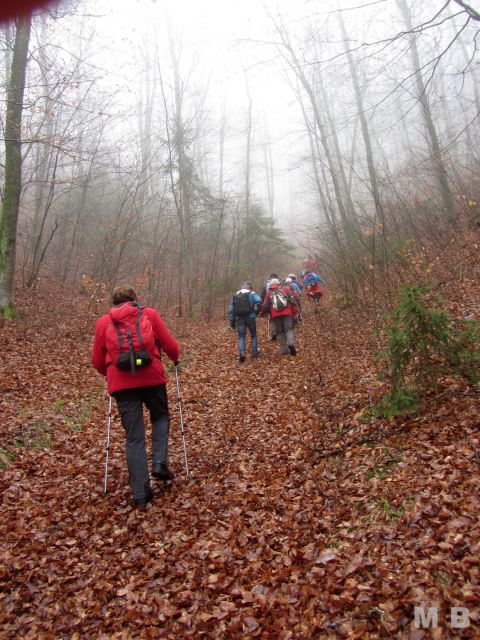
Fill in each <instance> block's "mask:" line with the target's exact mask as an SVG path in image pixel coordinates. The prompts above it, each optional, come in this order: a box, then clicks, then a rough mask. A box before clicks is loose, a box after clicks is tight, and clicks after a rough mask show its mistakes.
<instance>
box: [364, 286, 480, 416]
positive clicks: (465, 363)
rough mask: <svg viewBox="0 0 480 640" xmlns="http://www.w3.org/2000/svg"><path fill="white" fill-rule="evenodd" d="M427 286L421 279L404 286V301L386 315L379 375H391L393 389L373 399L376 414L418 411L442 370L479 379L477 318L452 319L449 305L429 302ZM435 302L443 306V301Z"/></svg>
mask: <svg viewBox="0 0 480 640" xmlns="http://www.w3.org/2000/svg"><path fill="white" fill-rule="evenodd" d="M429 291H430V288H429V287H425V286H420V285H411V286H403V287H402V288H401V290H400V293H401V300H400V304H399V305H398V306H397V307H396V308H395V309H393V311H391V312H390V313H387V314H386V315H385V316H384V318H383V321H382V325H381V328H380V338H381V339H383V340H384V341H385V343H386V347H385V349H384V350H383V351H382V352H381V353H379V355H378V361H379V363H380V372H379V378H380V379H383V380H385V379H387V380H388V381H389V382H390V385H391V390H390V393H388V394H387V395H386V396H384V397H383V398H382V399H381V400H380V401H379V402H378V403H377V404H376V405H375V407H374V410H373V412H374V414H375V415H377V416H384V417H388V416H394V415H403V414H406V413H411V412H413V411H415V409H416V408H417V407H418V403H419V402H420V399H421V397H422V395H423V394H424V393H425V392H426V391H428V390H429V389H432V388H435V387H436V386H437V385H438V383H439V380H440V378H441V377H442V376H445V375H460V376H463V377H464V378H466V379H468V381H469V382H471V383H476V382H478V381H479V380H480V357H479V351H478V341H479V332H478V323H476V322H474V321H469V320H463V319H452V318H450V316H449V314H448V312H447V311H445V309H442V308H437V307H427V306H425V305H424V304H423V302H424V300H423V298H424V296H425V295H426V294H427V293H428V292H429ZM434 302H435V303H436V304H437V305H439V306H440V305H441V304H442V302H443V301H442V300H441V299H440V298H436V299H434Z"/></svg>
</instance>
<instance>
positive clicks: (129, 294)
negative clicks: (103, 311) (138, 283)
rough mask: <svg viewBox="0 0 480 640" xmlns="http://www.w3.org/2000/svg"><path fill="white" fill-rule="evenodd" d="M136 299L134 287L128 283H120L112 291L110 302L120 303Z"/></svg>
mask: <svg viewBox="0 0 480 640" xmlns="http://www.w3.org/2000/svg"><path fill="white" fill-rule="evenodd" d="M136 299H137V294H136V293H135V289H134V288H133V287H131V286H130V285H129V284H122V285H121V286H119V287H115V289H114V290H113V293H112V303H113V304H114V305H117V304H122V303H123V302H134V301H135V300H136Z"/></svg>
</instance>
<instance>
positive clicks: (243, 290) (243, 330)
mask: <svg viewBox="0 0 480 640" xmlns="http://www.w3.org/2000/svg"><path fill="white" fill-rule="evenodd" d="M261 307H262V299H261V298H260V296H259V295H258V294H257V293H255V291H253V288H252V285H251V283H250V282H244V283H243V284H242V286H241V287H240V289H239V290H238V291H237V292H236V293H235V294H234V295H233V297H232V299H231V301H230V306H229V310H228V318H229V320H230V326H231V327H232V329H236V330H237V333H238V358H239V360H240V362H245V354H246V347H247V329H248V330H249V332H250V338H251V348H252V358H258V356H259V355H260V352H259V350H258V339H257V324H256V317H257V315H258V313H259V312H260V309H261Z"/></svg>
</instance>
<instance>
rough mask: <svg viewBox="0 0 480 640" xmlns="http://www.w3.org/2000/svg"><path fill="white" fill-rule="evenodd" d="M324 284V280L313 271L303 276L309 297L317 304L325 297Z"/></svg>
mask: <svg viewBox="0 0 480 640" xmlns="http://www.w3.org/2000/svg"><path fill="white" fill-rule="evenodd" d="M322 284H324V282H323V280H322V279H321V278H320V276H319V275H318V274H316V273H314V272H313V271H307V272H306V273H305V275H304V276H303V286H304V287H305V291H306V293H307V297H308V298H309V300H313V302H315V303H317V304H318V303H319V302H320V299H321V297H322V296H323V288H322Z"/></svg>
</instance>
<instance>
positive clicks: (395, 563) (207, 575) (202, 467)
mask: <svg viewBox="0 0 480 640" xmlns="http://www.w3.org/2000/svg"><path fill="white" fill-rule="evenodd" d="M475 282H476V280H475V278H474V277H472V280H471V293H472V295H470V296H469V297H468V305H469V307H468V309H466V312H469V313H470V311H471V310H472V309H473V311H474V313H478V311H479V310H480V293H479V288H478V284H475ZM465 286H466V285H465ZM74 304H76V303H74V302H72V305H74ZM28 313H29V314H30V315H29V321H28V322H25V323H23V324H19V325H14V324H12V325H9V326H8V327H7V328H6V330H4V331H3V333H2V334H1V335H0V347H1V351H0V353H9V354H10V356H9V361H8V367H7V366H6V364H7V362H6V360H4V361H3V362H2V361H0V369H1V374H2V376H1V378H0V380H1V385H2V398H1V400H0V411H1V412H2V422H3V425H2V432H3V435H4V437H5V435H6V436H9V437H10V438H11V439H13V440H14V441H16V442H17V444H18V443H19V442H20V441H22V442H23V444H24V445H27V444H28V445H29V448H18V449H16V450H15V451H16V452H17V453H16V458H15V460H13V461H12V462H11V463H10V464H9V465H8V467H7V468H6V469H5V470H4V471H3V472H2V473H1V474H0V489H1V491H2V505H1V510H0V541H1V542H0V630H1V633H0V635H1V637H2V638H6V639H7V638H8V639H14V638H15V639H16V638H22V639H23V638H25V639H34V638H35V639H36V638H42V639H43V638H55V639H56V638H62V639H63V638H72V639H75V640H80V639H83V638H104V639H107V638H113V639H117V638H118V639H120V638H121V639H126V640H128V639H130V638H132V639H137V638H171V639H172V640H173V639H174V638H184V637H185V638H186V637H192V638H202V637H205V638H226V639H228V638H245V639H247V638H254V637H259V638H275V639H276V638H279V639H281V640H287V639H289V638H292V639H293V638H305V639H310V638H332V639H333V638H342V637H344V638H370V639H372V640H373V639H374V638H386V637H389V638H408V637H412V638H414V639H415V640H417V638H422V637H428V636H425V635H421V634H422V633H423V631H422V632H421V631H420V630H415V629H413V626H412V624H413V607H414V606H415V605H417V604H422V603H425V605H429V606H435V604H436V603H438V604H439V606H440V608H441V615H442V616H447V615H448V611H449V607H450V606H472V607H473V606H474V603H475V602H476V601H477V600H476V598H478V584H479V582H478V579H479V573H478V571H479V557H480V553H479V551H480V546H479V544H480V543H479V538H480V535H479V523H478V509H479V499H478V491H477V482H478V476H479V474H478V461H476V456H478V447H479V439H478V429H479V423H478V395H475V394H474V393H471V391H468V390H465V389H463V388H462V387H461V386H460V387H459V388H458V389H456V390H455V389H453V394H452V398H451V399H450V400H449V404H439V405H437V406H436V407H434V406H433V405H432V407H431V409H430V413H428V414H427V415H426V416H419V417H418V419H417V418H414V419H405V420H403V419H402V420H394V421H390V423H385V424H383V425H380V424H378V423H377V422H375V421H372V420H371V418H370V417H369V415H368V413H366V412H365V410H366V408H367V409H368V406H369V403H370V402H371V399H372V394H373V393H375V390H376V388H377V387H378V383H377V382H376V381H375V368H374V366H373V362H374V360H373V353H372V345H371V344H369V341H368V333H367V332H364V331H363V330H361V321H360V320H359V322H358V323H357V324H356V325H355V326H353V325H352V319H351V318H342V316H341V315H339V314H336V313H334V312H333V311H332V310H331V309H329V307H328V305H327V306H325V307H322V310H321V313H320V315H319V316H315V315H314V314H313V313H312V312H311V310H310V312H308V311H307V313H306V323H305V327H304V328H300V329H299V330H298V331H297V344H298V352H299V355H298V356H297V357H296V358H295V357H291V356H281V355H280V353H279V347H278V344H277V343H272V342H269V341H268V340H267V335H266V334H267V329H266V321H262V320H260V321H259V323H258V325H259V333H260V349H261V351H262V356H261V358H259V359H257V360H252V359H251V358H250V357H248V358H247V361H246V362H245V363H244V364H240V363H239V362H238V354H237V348H236V334H234V333H232V332H231V331H230V330H229V329H228V327H227V326H226V323H225V322H218V321H215V322H212V323H209V324H205V323H203V322H181V321H173V322H171V323H169V326H170V329H171V331H172V333H174V335H176V337H177V338H178V339H179V340H180V342H181V344H182V347H183V355H182V359H181V360H182V362H183V365H182V369H181V374H180V380H181V388H182V397H183V405H184V413H185V421H186V434H187V445H188V454H189V463H190V468H191V472H192V477H191V478H186V477H185V472H184V466H183V450H182V443H181V437H180V429H179V423H178V408H177V403H176V397H175V380H174V376H173V375H172V374H171V375H170V380H169V385H168V386H169V397H170V406H171V413H172V435H171V456H170V457H171V464H172V468H173V470H174V472H175V473H176V480H175V482H174V483H172V484H171V485H169V486H168V487H165V486H164V485H162V484H161V483H154V490H156V491H155V499H154V502H153V503H152V505H151V506H149V508H148V509H147V510H146V511H145V512H139V511H136V510H133V509H132V507H131V497H130V490H129V487H128V481H127V472H126V465H125V461H124V450H123V443H124V437H123V432H122V428H121V425H120V422H119V418H118V416H116V414H115V417H114V420H113V424H112V436H111V450H110V466H109V493H108V495H107V496H104V495H103V474H104V460H105V450H104V446H105V435H106V417H107V416H106V413H107V396H106V393H105V386H104V382H103V380H102V379H101V377H100V376H98V375H97V374H96V373H95V372H94V371H93V370H92V368H91V366H90V361H89V360H90V349H91V342H92V327H93V324H92V323H93V319H94V314H93V313H90V314H83V316H82V314H81V313H78V314H73V313H72V309H70V310H69V311H68V312H67V313H66V317H65V318H63V316H62V318H58V321H57V322H56V323H55V325H52V323H49V322H48V321H46V320H48V318H49V317H50V309H49V307H48V304H47V305H46V306H45V308H44V307H43V306H42V305H40V304H39V305H38V307H37V308H30V309H29V311H28ZM32 354H35V358H32ZM450 389H451V388H450V387H449V388H448V389H447V391H448V392H449V391H450ZM13 440H12V441H13ZM315 444H316V445H318V447H319V449H318V451H317V453H316V454H314V455H313V459H312V455H311V452H310V450H309V448H308V447H311V446H312V445H315ZM2 446H3V445H2ZM315 456H316V457H315ZM315 460H316V462H315ZM465 603H467V604H465ZM446 612H447V613H446ZM471 615H472V617H471V625H470V627H469V628H468V629H464V630H463V631H462V636H461V637H462V638H475V637H478V636H477V635H476V633H477V631H478V615H477V617H475V613H474V610H473V609H472V614H471ZM446 619H447V618H446V617H444V618H442V619H441V620H446ZM442 624H443V631H442V633H443V637H445V638H458V637H460V636H459V635H458V633H457V630H455V629H453V630H452V629H450V628H449V627H448V625H447V624H446V623H444V622H442Z"/></svg>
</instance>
